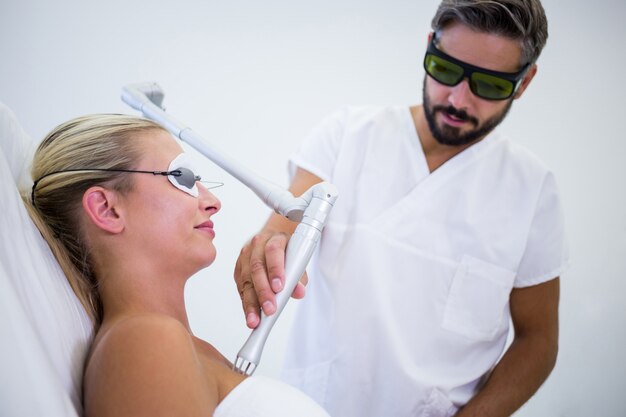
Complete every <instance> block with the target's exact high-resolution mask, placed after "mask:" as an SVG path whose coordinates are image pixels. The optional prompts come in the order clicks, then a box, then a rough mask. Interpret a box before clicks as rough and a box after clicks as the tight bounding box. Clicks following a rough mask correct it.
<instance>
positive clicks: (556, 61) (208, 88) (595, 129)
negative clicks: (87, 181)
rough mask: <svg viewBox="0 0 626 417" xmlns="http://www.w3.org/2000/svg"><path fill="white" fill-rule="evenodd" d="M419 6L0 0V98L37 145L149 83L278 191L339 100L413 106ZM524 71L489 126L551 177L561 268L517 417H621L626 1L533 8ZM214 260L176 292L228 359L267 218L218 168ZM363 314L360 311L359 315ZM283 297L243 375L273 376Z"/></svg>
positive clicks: (424, 12) (280, 344)
mask: <svg viewBox="0 0 626 417" xmlns="http://www.w3.org/2000/svg"><path fill="white" fill-rule="evenodd" d="M437 3H438V2H437V1H436V0H428V1H418V0H413V1H408V0H404V1H401V0H396V1H384V2H383V1H364V0H361V1H356V0H350V1H342V2H340V1H328V0H318V1H315V2H303V1H287V0H265V1H263V2H260V1H252V0H234V1H230V2H226V1H220V2H217V1H190V0H182V1H178V2H174V1H164V0H155V1H151V2H142V4H139V2H132V1H128V0H126V1H121V0H109V1H107V2H93V1H84V0H83V1H78V0H57V1H43V0H1V2H0V100H2V101H3V102H5V103H6V104H7V105H8V106H9V107H11V108H12V109H13V110H14V111H15V113H16V114H17V116H18V118H19V119H20V121H21V122H22V124H23V125H24V127H25V129H26V130H27V132H29V133H30V134H31V135H32V136H33V137H35V138H37V139H40V138H42V137H43V135H44V134H45V133H46V132H47V131H49V130H50V129H51V128H52V127H53V126H55V125H56V124H58V123H60V122H62V121H65V120H67V119H69V118H71V117H74V116H78V115H82V114H87V113H93V112H122V113H133V112H132V110H131V109H130V108H127V107H126V106H125V105H124V104H123V103H122V102H121V101H120V100H119V94H120V89H121V87H122V86H123V85H125V84H128V83H132V82H140V81H150V80H155V81H157V82H159V84H160V85H161V86H162V87H163V88H164V89H165V91H166V93H167V94H166V99H165V104H166V106H167V107H168V109H169V111H170V112H171V113H172V114H173V115H175V116H176V117H177V118H179V119H181V120H182V121H184V122H186V123H187V124H188V125H190V126H192V127H193V128H194V129H195V130H196V131H197V132H199V133H201V134H202V135H204V136H205V137H206V138H210V139H212V140H215V141H217V142H218V143H219V146H220V147H221V148H222V149H224V150H225V151H227V152H228V153H229V154H231V155H234V156H236V157H237V159H239V161H241V162H242V163H243V164H245V165H247V166H249V167H250V168H252V169H253V170H255V171H257V172H259V173H261V174H262V175H263V176H264V177H266V178H268V179H271V180H273V181H275V182H277V183H279V184H282V185H286V184H287V175H286V169H285V161H286V159H287V156H288V155H289V154H290V153H291V152H292V151H293V150H295V149H296V147H297V145H298V143H299V141H300V139H301V138H302V137H303V135H305V134H306V132H307V131H308V130H309V129H310V128H311V127H312V126H314V125H315V124H316V123H317V122H318V121H319V120H320V119H321V118H322V117H323V116H324V115H326V114H327V113H329V112H331V111H333V110H334V109H336V108H337V107H339V106H342V105H344V104H407V105H408V104H414V103H417V102H419V101H420V100H421V82H422V78H423V70H422V68H421V60H422V56H423V52H424V47H425V44H426V35H427V32H428V30H429V21H430V17H431V16H432V14H433V13H434V11H435V9H436V5H437ZM544 6H545V9H546V12H547V14H548V18H549V24H550V38H549V41H548V45H547V47H546V49H545V50H544V53H543V55H542V57H541V58H540V60H539V67H540V69H539V73H538V75H537V77H535V80H534V81H533V84H532V85H531V87H530V89H529V90H528V91H527V93H526V95H525V96H524V97H523V99H522V100H520V101H519V102H517V103H516V104H515V105H514V106H513V110H512V112H511V114H510V116H509V118H508V119H507V120H506V121H505V122H504V125H503V129H504V130H505V131H507V133H509V134H511V135H512V136H513V137H514V138H516V139H517V140H518V141H519V142H520V143H523V144H524V145H526V146H527V147H529V148H530V149H531V150H533V151H534V152H535V153H536V154H537V155H539V156H540V158H541V159H543V160H544V161H545V162H546V163H547V164H548V165H549V166H550V167H551V168H552V169H553V170H554V171H555V173H556V175H557V178H558V180H559V183H560V186H561V190H562V195H563V200H564V206H565V215H566V224H567V230H568V233H569V241H570V247H571V258H572V267H571V268H570V270H569V271H568V273H567V274H565V275H564V276H563V279H562V302H561V339H560V340H561V341H560V344H561V347H560V355H559V360H558V364H557V367H556V369H555V371H554V372H553V374H552V376H551V377H550V378H549V380H548V382H547V383H546V384H545V385H544V386H543V388H542V389H541V390H540V392H539V393H538V394H537V395H536V396H535V397H534V399H533V400H532V401H530V402H529V403H528V404H527V405H526V406H525V407H524V408H523V409H522V410H521V411H520V412H518V414H517V415H518V416H592V415H593V416H603V417H610V416H616V417H617V416H624V415H626V400H625V399H624V396H623V394H622V392H621V390H622V389H623V387H624V386H626V365H625V364H624V360H623V354H622V353H620V352H623V351H624V345H625V344H626V314H625V313H626V308H624V306H623V304H622V300H623V293H622V291H624V290H625V289H626V286H625V284H624V281H622V280H623V279H624V278H626V276H625V275H626V274H625V272H626V250H625V249H626V199H625V197H624V189H625V187H624V185H623V182H624V180H626V168H625V165H624V163H623V159H624V157H626V138H625V137H624V134H623V133H622V130H623V123H624V121H625V120H626V118H625V114H624V110H625V106H624V101H623V100H624V97H626V89H625V88H624V82H625V81H624V80H625V79H626V78H625V74H626V53H625V52H624V47H623V42H624V41H625V40H626V26H625V25H624V24H623V19H624V17H625V16H626V13H625V12H626V4H625V3H623V2H622V1H621V0H600V1H595V2H588V1H584V0H570V1H567V2H561V1H557V0H544ZM205 176H209V177H211V178H214V179H218V180H223V181H224V182H225V183H226V186H225V187H223V188H221V189H218V190H217V192H216V194H217V195H218V197H219V198H221V200H222V202H223V210H222V212H221V213H220V214H219V215H218V216H217V217H216V224H217V226H216V229H217V239H216V245H217V246H218V249H219V256H218V260H217V261H216V262H215V264H214V265H213V266H212V267H211V268H209V269H208V270H206V271H203V272H202V273H199V274H198V275H197V276H195V277H194V278H193V279H192V280H191V281H190V283H189V285H188V291H187V300H188V307H189V312H190V318H191V323H192V326H193V329H194V331H195V332H196V334H197V335H198V336H200V337H202V338H204V339H207V340H209V341H210V342H211V343H213V344H214V345H215V346H216V347H217V348H218V349H219V350H221V351H222V352H223V353H224V354H225V355H226V356H227V357H229V358H234V356H235V355H236V353H237V351H238V350H239V347H240V346H241V344H242V343H243V341H244V340H245V338H246V337H247V335H248V330H247V329H246V327H245V325H244V320H243V316H242V314H241V311H240V305H239V301H238V296H237V293H236V290H235V287H234V284H233V282H232V270H233V266H234V262H235V259H236V257H237V255H238V251H239V248H240V247H241V245H242V243H243V242H244V241H246V240H247V239H248V238H249V237H250V236H251V235H252V234H253V233H254V232H255V231H256V230H257V229H258V228H259V227H260V225H261V224H262V222H263V221H264V220H265V218H266V217H267V215H268V213H269V212H268V210H267V209H266V208H265V207H264V206H262V205H261V204H260V203H259V202H258V201H257V199H256V197H254V196H253V195H252V193H250V192H249V191H248V190H247V189H245V188H244V187H243V186H241V185H240V184H238V183H237V182H236V181H235V180H234V179H232V178H231V177H229V176H228V175H227V174H225V173H223V172H222V171H221V170H220V169H219V168H216V167H213V166H211V164H207V165H206V173H205ZM365 307H366V306H364V308H365ZM295 308H296V303H291V304H289V305H288V306H287V309H286V311H285V313H284V314H283V316H282V317H281V320H280V321H279V323H278V325H277V327H276V328H275V330H274V332H273V333H272V335H271V337H270V341H269V343H268V345H267V347H266V352H265V354H264V357H263V361H262V363H261V366H260V368H259V371H258V373H260V374H265V375H272V376H275V375H277V374H278V371H279V368H280V363H281V357H282V353H283V351H284V344H285V340H286V335H287V331H288V328H289V325H290V322H291V319H292V314H293V311H294V309H295Z"/></svg>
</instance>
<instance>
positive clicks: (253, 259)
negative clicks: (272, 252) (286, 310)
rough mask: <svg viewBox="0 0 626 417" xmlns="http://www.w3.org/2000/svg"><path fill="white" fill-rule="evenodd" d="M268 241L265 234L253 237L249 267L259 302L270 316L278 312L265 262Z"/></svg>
mask: <svg viewBox="0 0 626 417" xmlns="http://www.w3.org/2000/svg"><path fill="white" fill-rule="evenodd" d="M266 242H267V236H265V235H256V236H255V237H253V238H252V242H251V252H250V264H249V268H250V276H251V280H252V284H254V290H255V292H256V296H257V298H258V303H259V305H260V306H261V308H262V309H263V312H264V313H265V315H267V316H270V315H272V314H274V313H275V312H276V299H275V296H274V291H272V288H271V287H270V281H269V277H268V275H267V268H266V263H265V244H266Z"/></svg>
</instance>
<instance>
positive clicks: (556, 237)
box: [514, 173, 569, 287]
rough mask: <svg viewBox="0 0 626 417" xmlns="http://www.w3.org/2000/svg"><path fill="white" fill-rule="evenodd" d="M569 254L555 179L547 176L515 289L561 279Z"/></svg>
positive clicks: (549, 174)
mask: <svg viewBox="0 0 626 417" xmlns="http://www.w3.org/2000/svg"><path fill="white" fill-rule="evenodd" d="M568 252H569V251H568V248H567V243H566V240H565V231H564V221H563V213H562V208H561V200H560V198H559V192H558V188H557V185H556V181H555V179H554V175H553V174H552V173H548V174H547V175H546V177H545V179H544V182H543V186H542V188H541V192H540V193H539V198H538V200H537V205H536V208H535V213H534V216H533V219H532V222H531V224H530V230H529V233H528V239H527V241H526V249H525V250H524V254H523V256H522V260H521V262H520V266H519V268H518V274H517V277H516V279H515V284H514V285H515V287H527V286H531V285H536V284H541V283H543V282H546V281H549V280H551V279H553V278H556V277H558V276H560V275H561V274H562V272H563V271H564V270H566V269H567V266H568V263H569V253H568Z"/></svg>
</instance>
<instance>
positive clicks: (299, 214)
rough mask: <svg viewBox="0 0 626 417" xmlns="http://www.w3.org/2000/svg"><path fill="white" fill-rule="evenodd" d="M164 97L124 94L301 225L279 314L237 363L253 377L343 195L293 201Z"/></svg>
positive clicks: (153, 88) (149, 90) (321, 187)
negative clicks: (177, 113) (182, 117)
mask: <svg viewBox="0 0 626 417" xmlns="http://www.w3.org/2000/svg"><path fill="white" fill-rule="evenodd" d="M163 97H164V93H163V90H162V89H161V88H160V87H159V86H158V85H157V84H156V83H141V84H132V85H128V86H126V87H124V88H123V90H122V100H123V101H124V102H125V103H127V104H128V105H129V106H131V107H132V108H134V109H136V110H139V111H140V112H141V113H142V114H143V115H144V116H145V117H146V118H148V119H151V120H154V121H156V122H158V123H160V124H161V125H163V126H164V127H165V128H166V129H167V130H168V131H169V132H170V133H172V134H173V135H174V136H176V137H178V138H179V139H180V140H182V141H184V142H186V143H188V144H189V145H191V146H192V147H193V148H195V149H196V150H197V151H198V152H200V153H201V154H203V155H204V156H206V157H207V158H208V159H210V160H211V161H213V162H214V163H215V164H217V165H218V166H220V167H221V168H223V169H224V170H225V171H226V172H228V173H229V174H231V175H232V176H233V177H235V178H237V179H238V180H239V181H240V182H242V183H243V184H245V185H246V186H247V187H248V188H250V189H251V190H252V191H254V193H255V194H256V195H257V196H258V197H259V198H260V199H261V200H262V201H263V202H264V203H265V204H266V205H267V206H269V207H270V208H272V209H273V210H274V211H275V212H276V213H278V214H280V215H282V216H285V217H286V218H288V219H290V220H293V221H296V222H299V224H298V226H297V227H296V230H295V232H294V234H293V235H292V236H291V238H290V240H289V244H288V245H287V253H286V256H285V277H286V278H285V286H284V288H283V290H282V291H281V292H280V293H278V294H277V296H276V304H277V311H276V313H275V314H273V315H271V316H266V315H265V314H263V313H261V323H260V324H259V326H258V327H257V328H256V329H254V330H253V331H252V333H251V334H250V337H249V338H248V340H247V341H246V343H245V344H244V346H243V347H242V348H241V350H240V351H239V354H238V355H237V360H236V361H235V366H236V367H237V369H238V370H240V371H241V372H244V373H247V374H252V372H254V370H255V369H256V366H257V365H258V364H259V362H260V359H261V353H262V351H263V346H264V345H265V341H266V340H267V337H268V335H269V332H270V330H271V329H272V327H273V325H274V323H275V322H276V319H277V318H278V316H279V315H280V313H281V312H282V310H283V308H284V307H285V305H286V304H287V301H288V300H289V297H290V296H291V293H292V292H293V290H294V288H295V286H296V285H297V283H298V281H299V280H300V277H301V276H302V274H303V273H304V270H305V268H306V266H307V265H308V263H309V260H310V259H311V256H312V255H313V252H314V251H315V247H316V246H317V242H318V241H319V238H320V235H321V233H322V230H323V229H324V226H325V224H326V220H327V217H328V214H329V213H330V210H331V209H332V207H333V204H334V203H335V200H336V199H337V197H338V192H337V189H336V188H335V186H334V185H332V184H329V183H327V182H322V183H319V184H316V185H314V186H313V187H311V188H310V189H309V190H307V192H305V193H304V194H303V195H302V196H300V197H294V196H293V195H292V194H291V193H290V192H289V191H287V190H285V189H284V188H282V187H279V186H277V185H275V184H273V183H271V182H269V181H267V180H265V179H263V178H261V177H259V176H258V175H256V174H254V173H253V172H251V171H250V170H248V169H247V168H245V167H243V166H242V165H241V164H239V163H237V162H236V161H235V160H234V159H232V158H230V157H229V156H227V155H226V154H225V153H223V152H222V151H219V150H218V149H217V148H216V147H215V146H214V145H213V144H211V143H210V142H208V141H207V140H205V139H203V138H201V137H200V136H199V135H198V134H197V133H195V132H194V131H193V130H191V129H190V128H188V127H186V126H185V125H183V124H182V123H180V122H179V121H177V120H176V119H174V118H173V117H172V116H170V115H168V114H166V113H165V110H164V109H163V107H162V102H163Z"/></svg>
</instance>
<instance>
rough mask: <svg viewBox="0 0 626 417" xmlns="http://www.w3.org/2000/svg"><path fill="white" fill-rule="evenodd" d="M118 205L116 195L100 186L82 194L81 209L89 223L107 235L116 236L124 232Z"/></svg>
mask: <svg viewBox="0 0 626 417" xmlns="http://www.w3.org/2000/svg"><path fill="white" fill-rule="evenodd" d="M118 205H119V197H118V194H117V193H116V192H115V191H112V190H108V189H106V188H103V187H100V186H94V187H90V188H89V189H87V191H85V193H84V194H83V209H84V210H85V212H86V213H87V216H88V217H89V219H90V220H91V223H92V224H93V225H95V226H96V227H98V228H100V229H102V230H104V231H107V232H109V233H114V234H117V233H120V232H121V231H122V230H124V219H123V217H122V216H121V215H120V210H119V207H118Z"/></svg>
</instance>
